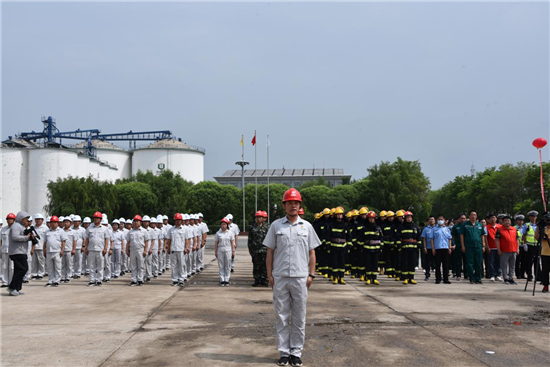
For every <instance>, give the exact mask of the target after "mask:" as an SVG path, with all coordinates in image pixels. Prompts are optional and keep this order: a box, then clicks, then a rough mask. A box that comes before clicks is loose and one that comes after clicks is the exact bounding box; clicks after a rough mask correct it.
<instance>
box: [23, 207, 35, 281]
mask: <svg viewBox="0 0 550 367" xmlns="http://www.w3.org/2000/svg"><path fill="white" fill-rule="evenodd" d="M28 220H29V225H28V226H27V229H30V227H31V226H32V225H33V218H32V215H30V216H29V218H28ZM35 247H36V246H35ZM32 249H33V244H32V241H31V240H29V245H28V246H27V272H26V273H25V276H24V277H23V283H28V282H29V281H30V280H31V268H32V252H33V251H32Z"/></svg>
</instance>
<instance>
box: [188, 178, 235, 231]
mask: <svg viewBox="0 0 550 367" xmlns="http://www.w3.org/2000/svg"><path fill="white" fill-rule="evenodd" d="M240 192H241V191H240V190H239V189H237V188H236V187H234V186H230V185H220V184H219V183H217V182H213V181H203V182H199V183H198V184H196V185H194V186H192V187H191V188H190V189H189V191H188V199H187V210H182V211H183V212H191V213H199V212H201V213H202V214H203V215H204V220H205V222H207V223H208V224H210V225H212V224H217V223H219V221H220V220H221V219H222V218H223V217H225V216H226V215H227V214H229V213H231V214H233V216H234V219H235V221H236V222H237V223H239V222H238V220H239V219H240V218H242V214H241V215H240V216H238V214H239V212H241V213H242V201H241V200H240ZM239 226H241V224H240V223H239Z"/></svg>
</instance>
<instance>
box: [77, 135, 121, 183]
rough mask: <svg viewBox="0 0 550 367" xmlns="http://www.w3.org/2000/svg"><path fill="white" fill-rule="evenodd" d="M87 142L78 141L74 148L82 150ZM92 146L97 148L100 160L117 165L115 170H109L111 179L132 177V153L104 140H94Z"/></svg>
mask: <svg viewBox="0 0 550 367" xmlns="http://www.w3.org/2000/svg"><path fill="white" fill-rule="evenodd" d="M87 144H88V142H82V143H78V144H75V145H73V146H72V148H73V149H78V150H79V151H80V152H81V151H82V149H83V148H84V147H85V146H86V145H87ZM92 146H94V147H95V148H96V155H97V158H98V159H99V160H101V161H105V162H107V163H109V165H111V166H113V167H116V171H115V172H109V174H108V175H107V176H108V177H109V180H112V181H114V180H117V179H121V178H130V175H131V173H132V159H131V155H132V153H130V152H128V151H126V150H124V149H122V148H120V147H118V146H116V145H114V144H111V143H109V142H107V141H103V140H97V139H94V140H92Z"/></svg>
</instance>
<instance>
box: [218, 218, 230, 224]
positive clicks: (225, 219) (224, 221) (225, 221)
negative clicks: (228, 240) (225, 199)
mask: <svg viewBox="0 0 550 367" xmlns="http://www.w3.org/2000/svg"><path fill="white" fill-rule="evenodd" d="M220 223H227V225H229V219H227V218H223V219H222V220H220Z"/></svg>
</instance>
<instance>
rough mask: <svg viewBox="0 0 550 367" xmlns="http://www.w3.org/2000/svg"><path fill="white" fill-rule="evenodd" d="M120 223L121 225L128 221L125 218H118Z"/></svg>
mask: <svg viewBox="0 0 550 367" xmlns="http://www.w3.org/2000/svg"><path fill="white" fill-rule="evenodd" d="M118 221H119V222H120V223H126V219H124V218H122V217H120V218H118Z"/></svg>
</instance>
